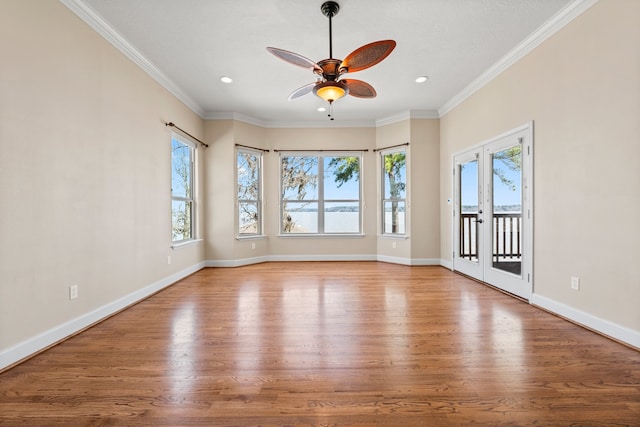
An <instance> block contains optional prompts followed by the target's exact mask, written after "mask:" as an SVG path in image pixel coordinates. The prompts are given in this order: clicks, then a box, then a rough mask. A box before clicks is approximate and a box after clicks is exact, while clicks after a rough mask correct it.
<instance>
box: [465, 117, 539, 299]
mask: <svg viewBox="0 0 640 427" xmlns="http://www.w3.org/2000/svg"><path fill="white" fill-rule="evenodd" d="M532 155H533V128H532V124H528V125H526V126H523V127H520V128H518V129H514V130H512V131H510V132H507V133H505V134H503V135H500V136H498V137H496V138H493V139H491V140H490V141H487V142H485V143H484V144H483V145H481V146H478V147H475V148H473V149H469V150H467V151H465V152H462V153H459V154H456V155H455V156H454V159H453V162H454V171H453V176H454V183H455V185H454V192H455V197H454V200H455V203H454V212H453V215H454V227H453V228H454V233H453V234H454V240H453V243H454V244H453V246H454V254H453V268H454V270H456V271H459V272H461V273H463V274H466V275H468V276H471V277H474V278H476V279H478V280H481V281H483V282H486V283H489V284H491V285H493V286H496V287H498V288H500V289H503V290H505V291H507V292H510V293H512V294H515V295H517V296H519V297H522V298H525V299H527V300H528V299H529V297H530V296H531V292H532V286H533V284H532V277H531V273H532V265H533V259H532V258H533V241H532V240H533V239H532V237H533V226H532V224H533V218H532V212H533V205H532V194H533V188H532V184H533V179H532V160H531V159H532Z"/></svg>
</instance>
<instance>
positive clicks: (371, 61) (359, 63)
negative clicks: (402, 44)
mask: <svg viewBox="0 0 640 427" xmlns="http://www.w3.org/2000/svg"><path fill="white" fill-rule="evenodd" d="M395 47H396V42H395V41H394V40H380V41H377V42H373V43H369V44H366V45H364V46H362V47H359V48H358V49H356V50H354V51H353V52H351V53H350V54H349V56H347V57H346V58H345V60H344V61H342V65H340V72H341V73H354V72H356V71H360V70H364V69H366V68H369V67H372V66H374V65H376V64H377V63H378V62H380V61H382V60H383V59H384V58H386V57H387V56H389V54H390V53H391V52H392V51H393V49H395Z"/></svg>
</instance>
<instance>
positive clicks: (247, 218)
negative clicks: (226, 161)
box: [236, 149, 262, 236]
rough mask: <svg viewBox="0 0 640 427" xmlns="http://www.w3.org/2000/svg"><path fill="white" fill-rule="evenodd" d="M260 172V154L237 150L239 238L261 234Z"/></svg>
mask: <svg viewBox="0 0 640 427" xmlns="http://www.w3.org/2000/svg"><path fill="white" fill-rule="evenodd" d="M261 170H262V153H261V152H257V151H253V150H247V149H238V154H237V168H236V173H237V189H238V193H237V198H238V235H239V236H251V235H259V234H261V233H262V202H261V197H262V188H261V186H262V177H261V174H262V172H261Z"/></svg>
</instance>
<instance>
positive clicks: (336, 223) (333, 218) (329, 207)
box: [324, 202, 360, 233]
mask: <svg viewBox="0 0 640 427" xmlns="http://www.w3.org/2000/svg"><path fill="white" fill-rule="evenodd" d="M359 209H360V204H359V203H358V202H333V203H325V205H324V231H325V233H358V232H359V231H360V211H359Z"/></svg>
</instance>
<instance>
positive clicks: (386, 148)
mask: <svg viewBox="0 0 640 427" xmlns="http://www.w3.org/2000/svg"><path fill="white" fill-rule="evenodd" d="M405 145H409V143H408V142H405V143H404V144H398V145H392V146H390V147H384V148H375V149H374V150H373V151H374V152H378V151H382V150H388V149H389V148H396V147H402V146H405Z"/></svg>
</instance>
